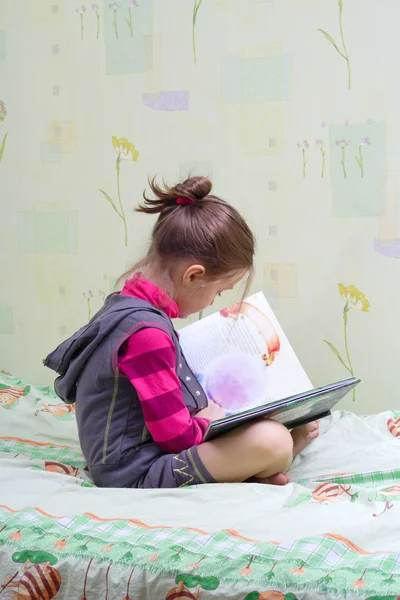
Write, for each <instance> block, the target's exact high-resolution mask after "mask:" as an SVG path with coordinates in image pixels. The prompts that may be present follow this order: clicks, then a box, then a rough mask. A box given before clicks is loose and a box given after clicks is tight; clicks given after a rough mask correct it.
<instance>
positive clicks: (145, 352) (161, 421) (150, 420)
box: [118, 275, 209, 453]
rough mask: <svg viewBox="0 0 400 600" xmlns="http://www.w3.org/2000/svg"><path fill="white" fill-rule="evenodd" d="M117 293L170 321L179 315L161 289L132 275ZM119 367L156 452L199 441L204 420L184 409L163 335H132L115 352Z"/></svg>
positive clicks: (172, 355)
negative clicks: (137, 300)
mask: <svg viewBox="0 0 400 600" xmlns="http://www.w3.org/2000/svg"><path fill="white" fill-rule="evenodd" d="M121 293H122V294H125V295H127V296H133V297H135V298H140V299H142V300H146V301H147V302H150V303H151V304H153V306H156V307H157V308H161V309H162V310H163V311H164V312H165V313H166V314H167V316H168V317H170V318H171V319H174V318H176V317H178V315H179V309H178V306H177V304H176V303H175V302H174V301H173V300H171V298H169V297H168V296H167V295H166V294H165V292H163V290H161V289H160V288H158V287H157V286H156V285H154V284H153V283H151V282H150V281H147V280H145V279H141V278H140V277H138V276H137V275H136V276H134V277H133V278H132V279H129V280H128V281H127V282H126V283H125V286H124V287H123V289H122V292H121ZM118 368H119V370H120V372H121V373H122V374H123V375H125V376H126V377H127V378H128V379H129V381H130V382H131V384H132V385H133V386H134V388H135V390H136V392H137V394H138V397H139V400H140V403H141V406H142V410H143V417H144V420H145V423H146V426H147V428H148V430H149V432H150V434H151V436H152V438H153V440H154V442H155V443H156V444H157V446H158V447H159V448H161V450H163V451H164V452H168V453H173V452H180V451H181V450H186V449H187V448H191V447H192V446H196V445H197V444H200V443H201V442H202V441H203V437H204V433H205V430H206V429H207V426H208V424H209V421H208V419H202V418H197V417H191V416H190V413H189V410H188V409H187V408H186V405H185V403H184V399H183V393H182V389H181V384H180V381H179V378H178V376H177V373H176V352H175V346H174V342H173V341H172V339H171V338H170V337H169V335H168V334H166V333H164V332H163V331H161V330H160V329H156V328H155V327H145V328H144V329H141V330H139V331H137V332H135V333H134V334H133V335H131V337H130V338H129V339H128V340H127V341H126V342H125V343H124V345H123V346H122V348H121V350H120V353H119V357H118Z"/></svg>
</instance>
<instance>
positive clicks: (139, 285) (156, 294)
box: [121, 273, 179, 319]
mask: <svg viewBox="0 0 400 600" xmlns="http://www.w3.org/2000/svg"><path fill="white" fill-rule="evenodd" d="M121 294H124V296H133V297H134V298H140V299H141V300H146V301H147V302H150V304H152V305H153V306H155V307H156V308H161V310H163V311H164V312H165V313H166V314H167V316H168V317H169V318H170V319H176V318H177V317H179V308H178V305H177V304H176V302H174V301H173V300H172V299H171V298H170V297H169V296H168V295H167V294H166V293H165V292H164V290H162V289H161V288H159V287H158V286H156V285H154V283H152V282H151V281H148V280H147V279H142V278H141V276H140V273H136V274H135V275H134V276H133V277H132V278H131V279H128V280H127V281H125V285H124V287H123V288H122V291H121Z"/></svg>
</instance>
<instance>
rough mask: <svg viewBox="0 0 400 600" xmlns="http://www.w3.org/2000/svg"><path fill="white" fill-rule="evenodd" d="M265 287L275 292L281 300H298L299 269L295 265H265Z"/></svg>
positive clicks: (268, 263)
mask: <svg viewBox="0 0 400 600" xmlns="http://www.w3.org/2000/svg"><path fill="white" fill-rule="evenodd" d="M263 279H264V282H263V283H264V285H263V287H264V288H265V289H266V290H275V291H276V295H277V296H278V297H279V298H296V296H297V267H296V265H295V264H294V263H270V262H267V263H264V265H263Z"/></svg>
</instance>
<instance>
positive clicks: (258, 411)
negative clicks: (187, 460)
mask: <svg viewBox="0 0 400 600" xmlns="http://www.w3.org/2000/svg"><path fill="white" fill-rule="evenodd" d="M179 333H180V343H181V346H182V349H183V352H184V355H185V357H186V360H187V362H188V364H189V366H190V367H191V369H192V371H193V373H194V374H195V375H196V377H197V379H198V380H199V382H200V383H201V385H202V387H203V389H204V391H205V392H206V394H207V396H208V398H209V399H210V400H213V401H214V402H216V403H217V404H219V406H221V407H222V408H223V409H224V410H225V412H226V415H227V416H226V417H224V418H223V419H219V420H218V421H214V422H213V423H210V425H209V427H208V430H207V432H206V435H205V438H204V439H205V440H209V439H211V438H213V437H216V436H217V435H220V434H222V433H225V432H226V431H228V430H229V429H232V428H234V427H237V426H238V425H242V424H244V423H246V422H249V421H254V420H256V419H259V418H260V417H268V418H272V419H274V420H276V421H279V422H280V423H283V424H284V425H286V426H287V427H289V428H292V427H297V426H299V425H302V424H305V423H308V422H310V421H313V420H315V419H319V418H322V417H324V416H327V415H329V414H330V411H331V409H332V408H333V406H335V404H337V403H338V402H339V401H340V400H341V399H342V398H343V397H344V396H345V395H346V394H347V393H348V392H349V391H350V390H352V389H353V388H354V387H355V386H356V385H357V384H358V383H359V379H356V378H354V377H352V378H351V379H346V380H344V381H340V382H337V383H333V384H330V385H327V386H324V387H322V388H318V389H314V387H313V385H312V383H311V382H310V380H309V379H308V377H307V375H306V373H305V371H304V369H303V367H302V366H301V364H300V361H299V360H298V358H297V356H296V355H295V353H294V351H293V349H292V347H291V345H290V344H289V342H288V340H287V338H286V336H285V334H284V333H283V331H282V328H281V327H280V325H279V323H278V321H277V319H276V317H275V315H274V314H273V312H272V310H271V308H270V306H269V304H268V302H267V300H266V298H265V296H264V294H263V293H262V292H260V293H258V294H255V295H254V296H251V297H250V298H248V299H246V300H245V301H244V302H242V303H238V304H234V305H233V306H231V307H229V308H226V309H224V310H221V311H219V312H218V313H215V314H213V315H211V316H209V317H206V318H205V319H202V320H200V321H197V322H196V323H194V324H192V325H189V326H187V327H184V328H183V329H181V330H180V332H179Z"/></svg>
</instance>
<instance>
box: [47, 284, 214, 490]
mask: <svg viewBox="0 0 400 600" xmlns="http://www.w3.org/2000/svg"><path fill="white" fill-rule="evenodd" d="M145 327H156V328H158V329H161V330H162V331H164V332H165V333H166V334H167V335H169V336H170V337H171V339H172V340H173V342H174V344H175V349H176V372H177V375H178V376H179V379H180V382H181V387H182V392H183V397H184V402H185V404H186V406H187V408H188V409H189V412H190V414H191V415H192V416H194V415H195V414H196V413H197V412H199V411H200V410H201V409H202V408H205V407H206V406H207V397H206V395H205V393H204V391H203V390H202V388H201V386H200V384H199V383H198V382H197V379H196V378H195V376H194V375H193V373H192V371H191V370H190V368H189V366H188V364H187V362H186V360H185V357H184V356H183V353H182V350H181V347H180V344H179V340H178V335H177V333H176V332H175V330H174V328H173V325H172V322H171V320H170V319H169V317H168V316H167V315H166V313H165V312H163V311H162V310H161V309H159V308H156V307H154V306H153V305H152V304H150V303H149V302H146V301H145V300H140V299H137V298H132V297H131V296H124V295H121V294H112V295H111V296H108V298H107V299H106V301H105V304H104V306H103V308H102V309H101V310H100V311H99V312H98V313H97V314H96V315H95V316H94V317H93V318H92V319H91V321H90V322H89V323H88V324H87V325H86V326H84V327H82V328H81V329H80V330H79V331H77V332H76V333H75V334H74V335H72V336H71V337H70V338H68V339H67V340H65V341H64V342H63V343H62V344H60V345H59V346H58V347H57V348H56V349H55V350H54V351H53V352H51V354H49V355H48V356H47V358H46V359H45V360H44V364H45V366H47V367H49V368H50V369H53V370H54V371H56V372H57V373H58V374H59V377H58V378H57V379H56V381H55V390H56V392H57V394H58V396H59V397H60V398H61V399H62V400H63V401H64V402H66V403H68V404H72V403H74V402H76V419H77V424H78V431H79V439H80V443H81V447H82V451H83V454H84V456H85V459H86V461H87V465H88V468H89V471H90V473H91V476H92V478H93V480H94V483H95V484H96V485H99V486H101V487H134V483H135V481H136V480H137V479H139V478H140V477H141V476H142V475H143V474H145V473H146V472H147V471H148V469H149V467H150V466H151V465H152V464H153V463H154V461H156V460H157V459H158V458H159V457H160V456H162V455H163V454H164V452H163V451H162V450H161V449H160V448H158V446H157V445H156V444H155V443H154V441H153V439H152V438H151V435H150V434H149V432H148V430H147V428H146V425H145V422H144V418H143V413H142V409H141V405H140V401H139V398H138V395H137V393H136V390H135V388H134V387H133V386H132V384H131V383H130V381H129V380H128V379H127V378H126V377H124V376H123V375H122V374H121V373H119V371H118V351H119V349H120V348H121V346H122V344H123V343H124V342H125V341H126V340H127V339H128V338H129V337H130V336H131V335H132V334H133V333H135V332H136V331H138V330H140V329H143V328H145Z"/></svg>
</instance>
